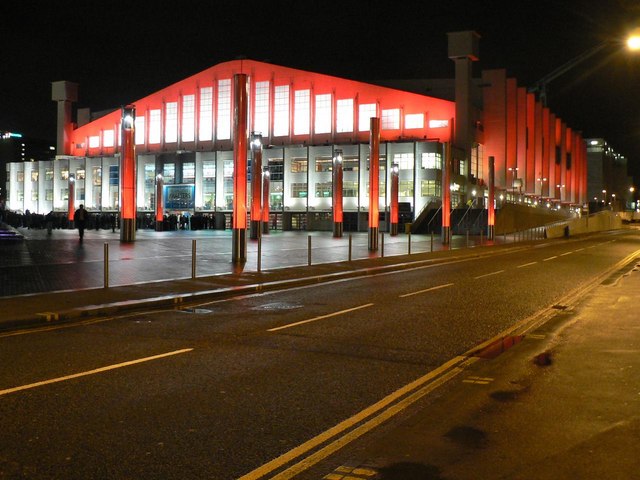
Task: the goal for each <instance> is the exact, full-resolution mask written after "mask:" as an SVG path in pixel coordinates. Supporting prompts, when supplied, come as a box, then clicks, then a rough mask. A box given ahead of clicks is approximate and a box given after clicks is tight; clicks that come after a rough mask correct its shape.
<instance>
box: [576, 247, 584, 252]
mask: <svg viewBox="0 0 640 480" xmlns="http://www.w3.org/2000/svg"><path fill="white" fill-rule="evenodd" d="M582 250H584V247H583V248H579V249H577V250H576V252H581V251H582Z"/></svg>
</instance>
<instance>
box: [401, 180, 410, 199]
mask: <svg viewBox="0 0 640 480" xmlns="http://www.w3.org/2000/svg"><path fill="white" fill-rule="evenodd" d="M398 196H399V197H413V181H412V180H401V181H400V182H399V183H398Z"/></svg>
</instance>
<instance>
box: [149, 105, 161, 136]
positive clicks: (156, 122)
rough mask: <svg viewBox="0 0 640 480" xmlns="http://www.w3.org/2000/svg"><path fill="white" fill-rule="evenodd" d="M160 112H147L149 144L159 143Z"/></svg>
mask: <svg viewBox="0 0 640 480" xmlns="http://www.w3.org/2000/svg"><path fill="white" fill-rule="evenodd" d="M160 119H161V112H160V110H149V144H150V145H156V144H158V143H160Z"/></svg>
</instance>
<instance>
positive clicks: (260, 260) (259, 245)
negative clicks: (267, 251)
mask: <svg viewBox="0 0 640 480" xmlns="http://www.w3.org/2000/svg"><path fill="white" fill-rule="evenodd" d="M260 230H262V229H261V228H260V226H258V272H260V271H262V235H260Z"/></svg>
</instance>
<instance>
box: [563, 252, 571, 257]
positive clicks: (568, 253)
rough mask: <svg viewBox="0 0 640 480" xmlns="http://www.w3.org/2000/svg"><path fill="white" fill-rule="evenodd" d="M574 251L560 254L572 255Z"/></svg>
mask: <svg viewBox="0 0 640 480" xmlns="http://www.w3.org/2000/svg"><path fill="white" fill-rule="evenodd" d="M572 253H573V252H565V253H561V254H560V256H561V257H564V256H565V255H571V254H572Z"/></svg>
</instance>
